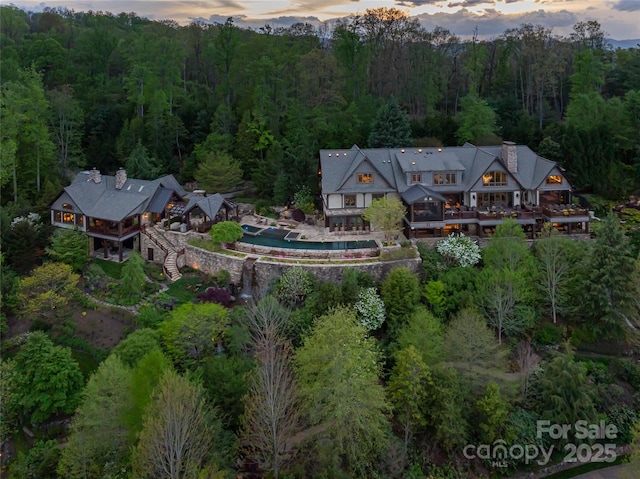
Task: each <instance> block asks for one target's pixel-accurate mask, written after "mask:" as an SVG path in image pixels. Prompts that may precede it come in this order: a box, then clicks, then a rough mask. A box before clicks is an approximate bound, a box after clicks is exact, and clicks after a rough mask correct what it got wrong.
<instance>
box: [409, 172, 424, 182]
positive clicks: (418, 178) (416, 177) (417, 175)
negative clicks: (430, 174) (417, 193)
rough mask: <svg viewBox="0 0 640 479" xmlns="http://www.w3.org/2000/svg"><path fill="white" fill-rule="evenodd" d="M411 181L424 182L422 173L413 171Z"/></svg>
mask: <svg viewBox="0 0 640 479" xmlns="http://www.w3.org/2000/svg"><path fill="white" fill-rule="evenodd" d="M411 183H422V175H421V174H420V173H413V174H412V175H411Z"/></svg>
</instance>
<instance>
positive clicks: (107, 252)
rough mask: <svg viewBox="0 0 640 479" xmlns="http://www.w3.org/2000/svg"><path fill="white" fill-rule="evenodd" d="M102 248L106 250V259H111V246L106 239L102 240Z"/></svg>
mask: <svg viewBox="0 0 640 479" xmlns="http://www.w3.org/2000/svg"><path fill="white" fill-rule="evenodd" d="M102 249H103V250H104V259H109V247H108V246H107V240H106V239H103V240H102Z"/></svg>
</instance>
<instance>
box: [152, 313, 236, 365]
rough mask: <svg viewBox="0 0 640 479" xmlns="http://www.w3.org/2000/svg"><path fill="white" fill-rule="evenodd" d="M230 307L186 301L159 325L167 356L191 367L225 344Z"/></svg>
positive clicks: (176, 363) (178, 363) (176, 362)
mask: <svg viewBox="0 0 640 479" xmlns="http://www.w3.org/2000/svg"><path fill="white" fill-rule="evenodd" d="M226 326H227V309H226V308H225V307H223V306H220V305H219V304H215V303H200V304H193V303H187V304H183V305H182V306H180V307H179V308H177V309H174V310H173V311H171V313H169V317H168V318H167V319H166V320H165V321H164V322H163V323H162V324H160V326H159V327H158V330H159V331H160V335H161V338H162V345H163V346H164V349H165V350H166V352H167V355H168V356H169V357H170V358H171V359H172V360H173V362H174V364H175V365H176V366H178V367H179V368H189V367H192V366H194V365H196V364H197V363H199V362H201V361H202V360H204V359H205V358H206V357H208V356H212V355H213V354H215V352H216V351H217V350H218V348H220V347H222V342H223V338H224V334H225V330H226Z"/></svg>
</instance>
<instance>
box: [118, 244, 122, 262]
mask: <svg viewBox="0 0 640 479" xmlns="http://www.w3.org/2000/svg"><path fill="white" fill-rule="evenodd" d="M118 261H120V262H121V263H122V241H118Z"/></svg>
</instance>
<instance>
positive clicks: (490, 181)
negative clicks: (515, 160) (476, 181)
mask: <svg viewBox="0 0 640 479" xmlns="http://www.w3.org/2000/svg"><path fill="white" fill-rule="evenodd" d="M507 181H508V180H507V173H506V172H504V171H497V170H496V171H488V172H486V173H485V174H484V175H482V184H483V185H484V186H507V184H508V183H507Z"/></svg>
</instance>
